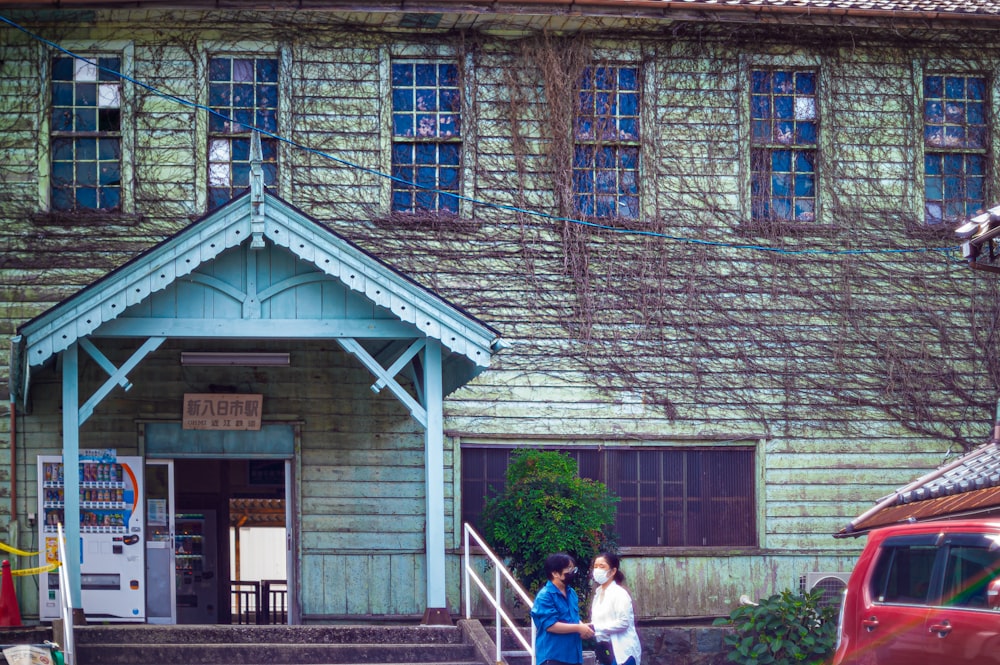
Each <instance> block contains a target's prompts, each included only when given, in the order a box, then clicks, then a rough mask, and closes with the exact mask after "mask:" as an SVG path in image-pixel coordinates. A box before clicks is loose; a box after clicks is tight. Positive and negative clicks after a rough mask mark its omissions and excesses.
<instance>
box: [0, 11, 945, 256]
mask: <svg viewBox="0 0 1000 665" xmlns="http://www.w3.org/2000/svg"><path fill="white" fill-rule="evenodd" d="M0 22H3V23H6V24H7V25H9V26H11V27H12V28H15V29H16V30H19V31H21V32H23V33H24V34H26V35H28V36H29V37H31V38H32V39H34V40H36V41H38V42H40V43H42V44H45V45H46V46H48V47H50V48H52V49H54V50H56V51H59V52H61V53H65V54H66V55H68V56H70V57H73V58H75V59H77V60H81V61H83V62H86V63H88V64H90V65H92V66H96V67H97V68H98V69H99V70H101V71H104V72H106V73H108V74H112V75H114V76H117V77H119V78H121V79H123V80H125V81H128V82H130V83H132V84H134V85H136V86H139V87H140V88H142V89H144V90H147V91H149V92H150V93H152V94H154V95H156V96H158V97H162V98H163V99H167V100H169V101H172V102H175V103H177V104H180V105H182V106H186V107H189V108H193V109H196V110H199V111H205V112H206V113H209V114H211V115H215V116H217V117H219V118H222V119H223V120H226V121H228V122H231V123H234V124H238V125H242V126H243V127H246V128H247V129H250V130H253V131H256V132H259V133H260V134H261V135H263V136H267V137H269V138H272V139H275V140H277V141H280V142H282V143H286V144H288V145H290V146H292V147H293V148H296V149H299V150H303V151H305V152H308V153H311V154H313V155H317V156H319V157H322V158H324V159H329V160H331V161H333V162H336V163H338V164H341V165H343V166H347V167H349V168H352V169H355V170H358V171H361V172H364V173H368V174H370V175H373V176H377V177H379V178H385V179H388V180H392V181H394V182H397V183H400V184H403V185H406V186H408V187H417V188H419V189H422V190H424V191H428V192H433V193H437V194H446V195H448V196H451V197H453V198H455V199H458V200H461V201H467V202H468V203H470V204H472V205H476V206H483V207H488V208H492V209H494V210H501V211H504V212H511V213H516V214H522V215H528V216H531V217H537V218H540V219H544V220H548V221H553V222H566V223H570V224H577V225H579V226H584V227H588V228H592V229H598V230H602V231H609V232H612V233H621V234H625V235H632V236H646V237H652V238H662V239H664V240H670V241H672V242H677V243H687V244H691V245H703V246H707V247H716V248H723V249H734V250H751V251H757V252H769V253H774V254H785V255H826V256H848V255H869V254H918V253H929V252H943V253H946V254H950V253H952V252H959V251H960V248H959V247H956V246H948V247H914V248H909V249H887V248H881V249H839V250H828V249H785V248H780V247H770V246H767V245H758V244H754V243H732V242H723V241H721V240H705V239H701V238H688V237H684V236H676V235H671V234H668V233H662V232H660V231H648V230H642V229H629V228H622V227H619V226H611V225H608V224H601V223H599V222H593V221H588V220H583V219H576V218H573V217H563V216H560V215H553V214H550V213H546V212H541V211H538V210H530V209H528V208H522V207H519V206H513V205H507V204H503V203H494V202H491V201H484V200H482V199H476V198H472V197H468V196H464V195H462V194H457V193H454V192H442V191H440V190H437V189H433V188H430V187H425V186H423V185H420V184H417V183H413V182H410V181H408V180H405V179H403V178H399V177H397V176H394V175H392V174H389V173H383V172H382V171H379V170H378V169H372V168H369V167H366V166H361V165H360V164H355V163H354V162H351V161H348V160H346V159H343V158H340V157H337V156H335V155H331V154H330V153H327V152H324V151H322V150H317V149H315V148H310V147H309V146H306V145H303V144H301V143H299V142H297V141H295V140H293V139H289V138H287V137H284V136H281V135H279V134H275V133H273V132H270V131H268V130H265V129H261V128H259V127H256V126H253V125H249V124H247V123H244V122H240V121H238V120H234V119H232V118H230V117H228V116H226V115H224V114H222V113H219V112H218V111H216V110H214V109H212V108H211V107H208V106H206V105H204V104H199V103H198V102H195V101H191V100H189V99H185V98H183V97H178V96H177V95H172V94H170V93H167V92H164V91H162V90H160V89H159V88H156V87H155V86H152V85H149V84H148V83H144V82H142V81H139V80H137V79H135V78H133V77H131V76H128V75H127V74H123V73H122V72H118V71H115V70H113V69H110V68H108V67H105V66H102V65H100V64H99V63H96V62H93V61H91V60H89V59H87V58H86V57H84V56H82V55H79V54H77V53H74V52H73V51H70V50H68V49H66V48H64V47H63V46H60V45H59V44H56V43H55V42H52V41H50V40H48V39H45V38H44V37H41V36H40V35H37V34H35V33H33V32H31V31H30V30H28V29H27V28H25V27H23V26H21V25H19V24H17V23H15V22H14V21H12V20H10V19H9V18H7V17H5V16H2V15H0Z"/></svg>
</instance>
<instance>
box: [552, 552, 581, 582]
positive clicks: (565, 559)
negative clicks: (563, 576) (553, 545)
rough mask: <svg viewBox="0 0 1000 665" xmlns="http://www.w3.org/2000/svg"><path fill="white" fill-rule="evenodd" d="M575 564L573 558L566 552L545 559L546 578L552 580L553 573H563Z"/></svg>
mask: <svg viewBox="0 0 1000 665" xmlns="http://www.w3.org/2000/svg"><path fill="white" fill-rule="evenodd" d="M573 564H574V561H573V557H571V556H570V555H568V554H566V553H565V552H556V553H555V554H550V555H549V556H547V557H546V558H545V576H546V577H547V578H548V579H550V580H551V579H552V573H561V572H562V571H563V569H564V568H569V567H570V566H572V565H573Z"/></svg>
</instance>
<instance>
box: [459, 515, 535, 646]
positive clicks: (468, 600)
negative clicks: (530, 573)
mask: <svg viewBox="0 0 1000 665" xmlns="http://www.w3.org/2000/svg"><path fill="white" fill-rule="evenodd" d="M464 533H465V547H464V550H463V553H462V556H463V558H464V559H465V618H466V619H471V618H472V584H470V582H475V583H476V586H478V587H479V589H480V591H482V592H483V595H484V596H486V599H487V600H488V601H489V603H490V605H492V606H493V609H494V610H495V615H494V619H493V624H494V625H495V626H496V640H495V641H496V647H497V653H496V662H497V663H500V662H502V661H501V658H500V651H501V638H502V630H503V624H507V626H508V627H510V628H511V632H512V633H514V637H516V638H517V641H518V642H520V643H521V646H523V647H524V650H525V651H527V652H528V654H529V655H530V656H531V665H535V622H534V621H532V622H531V643H530V644H529V643H528V641H527V640H526V639H524V635H522V634H521V629H520V627H519V626H518V625H517V624H516V623H514V620H513V619H511V618H510V616H509V615H508V614H507V612H506V611H504V609H503V607H501V587H500V584H501V580H502V579H505V580H506V581H507V583H508V584H509V585H510V587H511V588H512V589H514V591H516V592H517V594H518V595H519V596H520V597H521V600H523V601H524V603H525V604H526V605H527V606H528V607H531V605H532V604H533V603H534V602H535V601H534V600H533V599H532V598H531V596H529V595H528V592H527V591H525V590H524V589H523V588H522V587H521V585H520V584H518V582H517V580H515V579H514V576H513V575H511V574H510V571H508V570H507V568H506V566H504V565H503V563H501V562H500V559H498V558H497V556H496V554H494V553H493V550H491V549H490V547H489V545H487V544H486V541H484V540H483V539H482V537H481V536H480V535H479V534H478V533H476V530H475V529H473V528H472V526H470V525H469V524H468V523H466V524H465V528H464ZM470 538H472V539H474V540H475V541H476V544H477V545H479V547H481V548H482V550H483V553H485V554H486V556H487V558H489V560H490V561H491V562H492V563H493V571H494V574H493V589H494V591H493V593H492V594H491V592H490V590H489V589H488V588H487V587H486V583H485V582H484V581H483V580H481V579H480V578H479V574H478V573H477V572H476V571H475V570H473V569H472V564H471V562H470V556H469V539H470ZM501 619H502V620H503V623H501Z"/></svg>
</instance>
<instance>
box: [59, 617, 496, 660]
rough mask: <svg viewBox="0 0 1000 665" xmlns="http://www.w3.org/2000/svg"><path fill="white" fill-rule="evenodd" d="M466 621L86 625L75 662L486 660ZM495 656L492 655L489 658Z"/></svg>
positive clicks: (477, 634)
mask: <svg viewBox="0 0 1000 665" xmlns="http://www.w3.org/2000/svg"><path fill="white" fill-rule="evenodd" d="M460 623H464V624H465V626H464V628H463V627H462V626H458V627H451V626H369V625H364V626H238V625H237V626H151V625H129V624H118V625H87V626H77V627H76V629H75V630H74V636H75V641H76V662H77V665H153V664H154V663H155V665H234V664H238V665H248V664H254V663H256V664H259V665H483V663H484V660H483V654H484V652H488V650H489V649H488V647H484V646H483V644H482V642H483V639H482V636H483V631H482V627H481V626H479V624H478V622H471V623H472V624H474V626H475V630H472V629H470V627H469V626H470V622H460ZM489 661H490V662H491V663H492V658H490V659H489Z"/></svg>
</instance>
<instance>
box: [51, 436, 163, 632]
mask: <svg viewBox="0 0 1000 665" xmlns="http://www.w3.org/2000/svg"><path fill="white" fill-rule="evenodd" d="M77 473H79V474H80V475H79V478H80V587H81V595H82V597H81V601H82V602H83V612H84V614H85V615H86V616H87V618H88V619H106V620H109V621H145V618H146V591H145V574H146V566H145V547H146V545H145V538H144V537H143V535H144V534H143V525H144V521H143V491H142V480H143V469H142V458H141V457H118V456H117V454H116V452H115V451H114V450H81V451H80V468H79V469H78V471H77ZM65 474H66V470H65V469H64V468H63V462H62V457H60V456H55V455H53V456H44V455H39V457H38V488H39V489H38V503H39V507H38V516H39V526H40V529H41V534H40V536H41V537H40V538H39V541H40V543H41V547H40V554H39V556H40V558H41V559H42V561H41V565H43V566H44V565H47V564H50V563H54V562H57V561H58V560H59V549H58V545H57V542H56V538H57V536H56V527H57V525H58V524H59V523H61V522H62V523H64V520H65V496H64V487H65ZM64 531H65V527H64ZM38 592H39V616H40V618H41V619H42V620H52V619H58V618H59V573H58V572H51V573H45V574H42V575H41V577H40V578H39V588H38Z"/></svg>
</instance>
